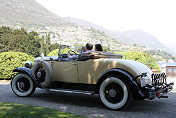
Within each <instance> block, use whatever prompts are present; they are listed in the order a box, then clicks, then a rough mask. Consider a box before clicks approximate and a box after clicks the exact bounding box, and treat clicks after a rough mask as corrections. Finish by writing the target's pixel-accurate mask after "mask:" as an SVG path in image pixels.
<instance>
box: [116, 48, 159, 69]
mask: <svg viewBox="0 0 176 118" xmlns="http://www.w3.org/2000/svg"><path fill="white" fill-rule="evenodd" d="M115 53H118V54H122V55H123V58H124V59H125V58H126V59H128V60H135V61H139V62H141V63H144V64H145V65H147V66H148V67H149V68H150V69H158V70H159V71H161V70H160V67H159V65H158V63H157V61H156V60H155V59H154V58H153V57H152V56H151V55H149V54H146V53H143V52H137V51H129V52H115Z"/></svg>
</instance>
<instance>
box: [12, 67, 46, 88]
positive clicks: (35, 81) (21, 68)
mask: <svg viewBox="0 0 176 118" xmlns="http://www.w3.org/2000/svg"><path fill="white" fill-rule="evenodd" d="M13 72H18V73H24V74H27V75H28V76H29V77H30V78H31V79H32V81H33V82H34V84H35V86H36V87H39V88H44V87H43V86H42V85H41V84H40V83H39V82H37V80H36V78H35V77H34V76H33V75H32V70H31V69H29V68H26V67H18V68H15V69H14V70H13Z"/></svg>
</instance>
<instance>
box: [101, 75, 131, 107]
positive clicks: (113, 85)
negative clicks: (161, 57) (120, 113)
mask: <svg viewBox="0 0 176 118" xmlns="http://www.w3.org/2000/svg"><path fill="white" fill-rule="evenodd" d="M99 96H100V99H101V101H102V103H103V104H104V105H105V106H106V107H108V108H109V109H115V110H120V109H123V108H125V107H126V106H127V105H128V103H129V101H130V99H131V90H130V87H129V86H128V84H127V83H125V82H124V81H123V80H122V79H120V78H117V77H108V78H107V79H105V80H104V81H103V82H102V83H101V85H100V89H99Z"/></svg>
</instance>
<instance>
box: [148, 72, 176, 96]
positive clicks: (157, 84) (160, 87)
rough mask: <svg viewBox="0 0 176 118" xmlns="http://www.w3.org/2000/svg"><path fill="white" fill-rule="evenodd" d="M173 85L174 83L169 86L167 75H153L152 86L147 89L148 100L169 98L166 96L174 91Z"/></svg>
mask: <svg viewBox="0 0 176 118" xmlns="http://www.w3.org/2000/svg"><path fill="white" fill-rule="evenodd" d="M173 85H174V83H169V84H167V81H166V74H165V73H161V74H160V73H159V74H152V85H150V86H146V87H145V89H146V90H147V92H146V93H147V98H148V99H155V98H156V97H157V98H168V96H165V94H166V93H168V92H170V91H171V90H172V88H173Z"/></svg>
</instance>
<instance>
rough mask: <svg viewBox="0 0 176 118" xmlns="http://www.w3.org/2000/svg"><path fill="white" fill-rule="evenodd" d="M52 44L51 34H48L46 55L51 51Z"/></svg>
mask: <svg viewBox="0 0 176 118" xmlns="http://www.w3.org/2000/svg"><path fill="white" fill-rule="evenodd" d="M50 46H51V41H50V34H46V55H47V54H48V53H49V52H50Z"/></svg>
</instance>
